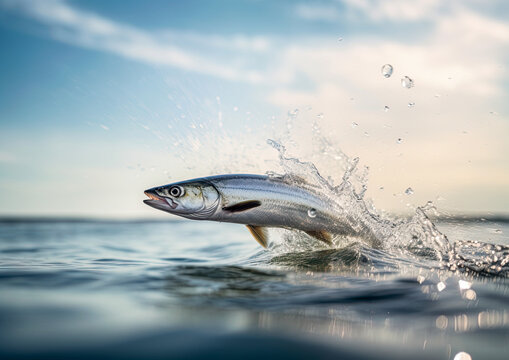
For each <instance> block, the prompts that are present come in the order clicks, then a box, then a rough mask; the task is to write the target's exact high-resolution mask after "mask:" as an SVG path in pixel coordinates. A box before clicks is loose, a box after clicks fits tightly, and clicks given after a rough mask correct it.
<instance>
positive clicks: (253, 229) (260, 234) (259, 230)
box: [246, 225, 269, 249]
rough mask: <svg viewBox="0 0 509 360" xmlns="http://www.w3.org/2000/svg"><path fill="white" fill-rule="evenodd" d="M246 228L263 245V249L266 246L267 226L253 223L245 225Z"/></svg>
mask: <svg viewBox="0 0 509 360" xmlns="http://www.w3.org/2000/svg"><path fill="white" fill-rule="evenodd" d="M246 227H247V229H248V230H249V232H250V233H251V235H253V237H254V238H255V240H256V241H258V244H260V245H261V246H263V247H264V248H265V249H266V248H267V240H268V239H269V238H268V232H267V228H266V227H263V226H255V225H246Z"/></svg>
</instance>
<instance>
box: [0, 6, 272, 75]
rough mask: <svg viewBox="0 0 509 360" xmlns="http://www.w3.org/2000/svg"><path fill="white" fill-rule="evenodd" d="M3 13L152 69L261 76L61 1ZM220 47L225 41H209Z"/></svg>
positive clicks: (240, 40) (243, 45)
mask: <svg viewBox="0 0 509 360" xmlns="http://www.w3.org/2000/svg"><path fill="white" fill-rule="evenodd" d="M1 4H2V5H3V7H4V8H5V9H10V10H15V11H20V12H21V13H22V14H24V15H26V16H30V17H32V18H34V19H36V20H37V21H39V22H42V23H44V24H47V25H49V26H50V27H51V36H53V37H54V38H55V39H57V40H60V41H63V42H66V43H69V44H72V45H76V46H82V47H86V48H91V49H97V50H102V51H108V52H111V53H114V54H117V55H120V56H124V57H126V58H129V59H133V60H137V61H142V62H146V63H149V64H155V65H169V66H174V67H177V68H180V69H183V70H189V71H195V72H198V73H203V74H208V75H213V76H217V77H220V78H224V79H228V80H236V81H247V82H252V83H258V82H261V81H263V77H262V74H261V73H259V72H258V71H254V70H251V69H243V68H239V67H234V66H231V64H224V63H223V62H221V61H219V60H218V59H216V61H214V60H213V56H211V54H208V56H200V55H197V54H194V53H192V52H191V51H188V50H184V49H183V48H181V47H178V46H176V45H174V44H173V43H172V42H169V41H165V38H168V34H165V36H161V35H160V34H153V33H149V32H146V31H144V30H141V29H137V28H135V27H132V26H128V25H124V24H121V23H118V22H115V21H112V20H109V19H107V18H104V17H101V16H98V15H95V14H92V13H89V12H86V11H83V10H79V9H77V8H74V7H72V6H70V5H69V4H67V3H66V2H64V1H60V0H52V1H34V0H22V1H10V0H3V1H2V2H1ZM211 40H212V41H213V42H214V43H215V44H219V45H222V46H223V47H224V45H225V42H226V40H225V39H222V40H218V39H217V37H215V38H212V39H211ZM232 40H233V41H229V43H230V46H231V47H234V48H240V49H244V50H246V49H248V50H250V49H251V48H252V49H253V51H261V50H266V48H267V42H266V41H264V40H263V38H261V37H257V38H255V39H252V40H250V39H247V38H246V37H242V36H235V37H233V39H232Z"/></svg>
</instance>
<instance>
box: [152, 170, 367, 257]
mask: <svg viewBox="0 0 509 360" xmlns="http://www.w3.org/2000/svg"><path fill="white" fill-rule="evenodd" d="M145 194H146V195H147V196H149V197H150V200H145V201H144V202H145V203H146V204H147V205H150V206H152V207H154V208H157V209H160V210H163V211H166V212H169V213H172V214H175V215H178V216H182V217H185V218H189V219H194V220H210V221H219V222H230V223H237V224H244V225H247V226H248V228H249V230H250V231H251V233H252V234H253V236H254V237H255V239H256V240H257V241H258V242H259V243H260V244H261V245H262V246H265V247H266V245H267V232H266V228H269V227H279V228H286V229H297V230H301V231H304V232H306V233H307V234H309V235H311V236H313V237H315V238H317V239H319V240H322V241H324V242H327V243H330V241H331V238H332V236H333V235H343V236H345V235H346V236H355V235H359V234H360V230H361V229H359V228H357V229H356V228H355V227H356V226H355V225H354V226H352V219H349V218H348V216H345V215H343V216H340V214H344V211H343V209H341V208H340V206H338V204H336V203H335V202H333V201H330V200H329V199H327V198H326V197H325V196H323V195H322V194H320V192H318V191H317V190H316V188H315V187H313V186H312V185H310V184H308V183H306V182H305V181H288V179H285V178H284V177H269V176H263V175H244V174H239V175H219V176H211V177H205V178H199V179H193V180H187V181H182V182H177V183H173V184H169V185H164V186H159V187H154V188H152V189H149V190H147V191H145Z"/></svg>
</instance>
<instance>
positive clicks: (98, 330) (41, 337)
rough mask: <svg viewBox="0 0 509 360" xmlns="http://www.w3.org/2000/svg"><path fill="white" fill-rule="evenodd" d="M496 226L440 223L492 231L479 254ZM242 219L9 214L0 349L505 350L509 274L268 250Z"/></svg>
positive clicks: (375, 256)
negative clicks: (68, 218) (31, 218)
mask: <svg viewBox="0 0 509 360" xmlns="http://www.w3.org/2000/svg"><path fill="white" fill-rule="evenodd" d="M492 227H493V224H490V223H482V224H479V223H475V222H462V223H453V222H450V223H442V224H439V228H440V230H441V231H442V232H444V233H447V234H448V235H449V238H450V239H451V241H457V240H459V239H457V237H458V236H461V238H462V241H464V243H461V244H460V246H461V247H462V249H463V250H462V251H463V252H464V253H465V254H468V255H469V256H470V257H466V255H464V258H465V259H470V260H472V259H474V258H475V257H472V256H471V255H472V251H474V252H475V251H479V247H475V245H474V244H476V243H475V242H474V241H475V240H477V241H480V240H483V239H485V240H486V241H488V240H489V241H490V242H491V243H493V244H496V245H493V247H492V249H491V251H490V252H489V253H484V252H483V253H482V254H478V253H475V254H474V255H475V256H482V257H484V256H490V257H493V256H498V255H497V254H498V252H497V251H503V249H504V247H503V246H499V247H497V245H503V244H507V243H509V241H508V239H507V237H506V236H505V235H504V234H507V233H508V231H507V230H509V226H507V224H503V223H499V224H498V225H497V228H500V229H502V230H504V231H502V232H500V233H493V232H492V231H491V230H490V229H491V228H492ZM244 230H245V229H243V227H240V226H239V227H238V226H235V225H227V224H226V225H225V224H214V223H200V226H196V225H195V223H192V222H187V221H182V222H64V221H42V222H24V221H18V222H12V221H11V222H2V223H1V225H0V263H1V267H0V287H1V289H0V291H1V294H2V296H1V297H0V330H1V331H0V354H3V355H6V356H7V357H9V358H12V357H20V358H21V357H25V358H34V357H35V358H37V357H40V358H42V357H44V356H46V357H49V358H51V357H59V356H60V357H64V358H66V357H69V355H70V354H77V353H79V354H83V355H82V358H90V357H104V358H111V357H117V356H118V357H123V358H130V357H132V358H139V356H140V354H142V353H143V354H144V356H143V357H144V358H150V357H152V358H158V357H166V356H170V357H179V356H184V355H185V356H187V357H188V358H199V357H203V356H212V357H219V356H221V357H222V358H224V357H226V358H233V357H235V356H240V355H239V351H241V350H242V349H244V352H243V353H244V354H245V351H246V349H248V350H249V353H250V354H252V356H253V357H255V356H256V357H260V356H265V357H276V356H283V354H284V355H287V356H290V355H292V356H293V357H295V358H305V357H306V358H309V356H313V357H318V358H320V357H321V358H330V357H332V356H334V357H337V358H341V357H347V358H359V359H371V358H380V355H381V354H383V356H385V357H391V358H396V359H398V358H403V357H408V356H411V357H412V358H430V357H431V358H435V359H452V358H453V357H454V356H455V354H457V353H459V352H461V351H465V352H467V353H468V354H470V355H471V356H472V358H473V359H476V358H477V359H481V358H482V359H487V358H503V356H505V355H504V354H507V351H509V347H508V344H507V342H506V341H505V340H504V339H506V338H507V335H509V303H508V302H507V293H508V290H509V287H508V283H507V280H506V278H504V277H501V276H497V277H493V276H489V274H487V273H486V272H483V275H472V274H469V273H466V272H464V271H463V272H457V271H451V270H450V269H448V268H447V267H444V266H443V262H440V261H439V260H438V259H436V258H434V257H433V256H426V255H424V256H421V255H422V254H421V255H416V254H415V252H412V251H403V249H401V248H395V249H393V250H387V249H372V248H369V247H367V246H365V245H363V244H361V243H358V242H350V243H347V244H345V246H343V247H340V248H337V249H324V248H317V249H316V250H311V249H310V250H307V251H304V252H281V251H272V252H267V251H264V250H261V249H260V248H259V247H258V246H257V244H256V243H255V242H254V241H253V240H252V239H251V238H250V237H249V234H248V233H247V232H245V231H244ZM467 236H470V237H467ZM474 239H475V240H474ZM280 241H284V239H283V238H282V239H280ZM467 243H468V244H470V245H472V246H473V249H470V248H468V247H466V246H465V244H467ZM482 249H483V251H485V250H486V249H487V247H482ZM491 260H493V259H491ZM497 275H500V274H497ZM225 349H227V351H226V352H225ZM80 356H81V355H80Z"/></svg>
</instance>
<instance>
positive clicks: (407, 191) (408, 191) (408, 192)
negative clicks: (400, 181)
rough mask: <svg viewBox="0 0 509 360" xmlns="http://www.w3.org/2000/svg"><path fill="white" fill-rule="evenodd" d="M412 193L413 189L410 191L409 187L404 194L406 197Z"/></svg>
mask: <svg viewBox="0 0 509 360" xmlns="http://www.w3.org/2000/svg"><path fill="white" fill-rule="evenodd" d="M413 193H414V189H412V188H411V187H409V188H408V189H406V190H405V194H407V195H412V194H413Z"/></svg>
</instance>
